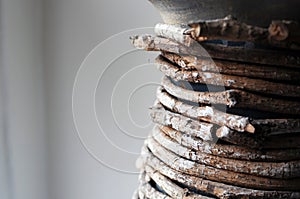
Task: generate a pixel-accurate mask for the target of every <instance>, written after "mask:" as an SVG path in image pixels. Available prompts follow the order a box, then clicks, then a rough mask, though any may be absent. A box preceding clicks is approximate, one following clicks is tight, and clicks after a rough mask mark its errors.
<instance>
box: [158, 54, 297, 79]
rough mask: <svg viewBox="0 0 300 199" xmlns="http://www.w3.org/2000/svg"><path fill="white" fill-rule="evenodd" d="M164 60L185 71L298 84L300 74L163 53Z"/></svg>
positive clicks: (282, 68)
mask: <svg viewBox="0 0 300 199" xmlns="http://www.w3.org/2000/svg"><path fill="white" fill-rule="evenodd" d="M161 55H162V56H163V57H164V58H166V59H168V60H169V61H170V62H173V63H176V64H177V65H178V66H180V67H181V68H182V69H185V70H197V71H201V72H213V73H221V74H227V75H236V76H243V77H252V78H260V79H268V80H280V81H293V82H298V80H299V76H300V72H299V71H297V70H291V69H289V68H286V67H276V66H266V65H255V64H247V63H239V62H232V61H226V60H217V59H214V60H212V59H207V58H201V57H196V56H190V55H178V54H174V53H168V52H162V54H161Z"/></svg>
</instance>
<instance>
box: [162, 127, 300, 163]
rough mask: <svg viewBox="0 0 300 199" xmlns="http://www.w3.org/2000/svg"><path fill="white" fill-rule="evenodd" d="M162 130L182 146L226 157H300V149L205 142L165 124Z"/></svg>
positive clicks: (250, 158)
mask: <svg viewBox="0 0 300 199" xmlns="http://www.w3.org/2000/svg"><path fill="white" fill-rule="evenodd" d="M161 130H162V132H164V133H165V134H166V135H168V136H169V137H171V138H172V139H174V140H176V142H178V143H180V144H181V145H182V146H184V147H186V148H189V149H193V150H196V151H200V152H202V153H206V154H211V155H215V156H220V157H224V158H231V159H239V160H249V161H257V162H261V161H268V162H281V161H293V160H299V159H300V150H299V149H286V150H255V149H249V148H245V147H240V146H236V145H226V144H218V143H216V144H213V143H208V142H204V141H202V140H201V139H199V138H195V137H192V136H191V135H189V134H184V133H182V132H179V131H176V130H174V129H172V128H169V127H166V126H163V127H162V128H161Z"/></svg>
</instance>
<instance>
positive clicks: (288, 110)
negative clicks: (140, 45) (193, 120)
mask: <svg viewBox="0 0 300 199" xmlns="http://www.w3.org/2000/svg"><path fill="white" fill-rule="evenodd" d="M191 73H193V72H191ZM176 74H178V73H176ZM162 86H163V87H164V89H165V90H166V91H167V92H168V93H169V94H171V95H173V96H174V97H177V98H180V99H184V100H188V101H191V102H195V103H201V104H224V105H227V106H229V107H236V108H248V109H254V110H260V111H268V112H275V113H282V114H290V115H300V102H299V101H289V100H282V99H277V98H272V97H264V96H261V95H257V94H253V93H249V92H246V91H242V90H237V89H230V90H226V91H221V92H198V91H194V90H189V89H186V88H184V86H183V87H179V86H177V85H175V84H173V83H172V82H171V81H170V79H169V78H167V77H164V78H163V80H162Z"/></svg>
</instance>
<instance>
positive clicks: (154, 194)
mask: <svg viewBox="0 0 300 199" xmlns="http://www.w3.org/2000/svg"><path fill="white" fill-rule="evenodd" d="M146 175H147V174H146V173H145V172H142V173H141V175H140V186H139V189H138V191H139V193H140V194H139V197H140V198H151V199H171V197H170V196H168V195H166V194H165V193H162V192H159V191H157V190H156V189H155V188H154V187H152V186H151V185H150V184H149V181H148V180H146V178H149V176H148V177H146Z"/></svg>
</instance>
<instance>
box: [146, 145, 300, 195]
mask: <svg viewBox="0 0 300 199" xmlns="http://www.w3.org/2000/svg"><path fill="white" fill-rule="evenodd" d="M142 156H143V158H144V161H145V164H146V165H147V166H150V167H152V168H153V169H155V170H157V171H159V172H160V173H161V174H162V175H165V176H167V177H168V178H170V179H172V180H174V181H178V182H180V183H182V184H185V185H187V186H189V187H192V188H195V189H196V190H200V191H203V192H206V193H210V194H213V195H216V196H217V197H219V198H223V199H225V198H226V199H227V198H248V197H250V198H254V197H255V198H264V199H265V198H270V199H271V198H272V199H273V198H293V199H296V198H299V197H300V192H290V191H266V190H255V189H247V188H243V187H237V186H232V185H228V184H223V183H220V182H214V181H210V180H206V179H203V178H199V177H195V176H192V175H188V174H184V173H182V172H178V171H176V170H174V169H172V168H170V167H169V166H167V165H166V164H164V163H163V162H162V161H160V160H159V159H158V158H156V157H155V156H154V155H153V154H151V152H150V151H149V150H148V149H147V148H146V147H144V148H143V150H142Z"/></svg>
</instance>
